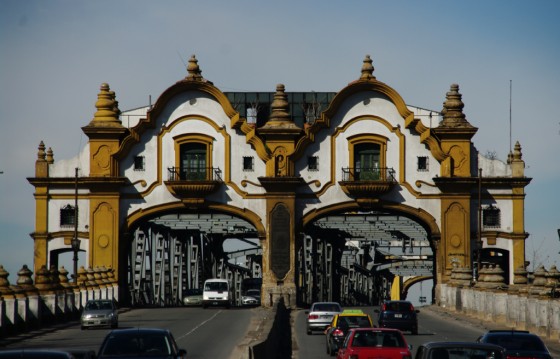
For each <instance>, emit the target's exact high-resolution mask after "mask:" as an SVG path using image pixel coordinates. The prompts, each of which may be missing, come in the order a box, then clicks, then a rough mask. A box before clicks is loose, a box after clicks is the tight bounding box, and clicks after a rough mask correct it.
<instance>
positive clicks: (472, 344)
mask: <svg viewBox="0 0 560 359" xmlns="http://www.w3.org/2000/svg"><path fill="white" fill-rule="evenodd" d="M422 346H424V347H426V348H428V349H433V348H453V347H459V346H460V347H469V348H480V349H499V350H504V348H502V347H500V346H498V345H495V344H489V343H477V342H428V343H424V344H422Z"/></svg>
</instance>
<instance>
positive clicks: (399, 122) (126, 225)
mask: <svg viewBox="0 0 560 359" xmlns="http://www.w3.org/2000/svg"><path fill="white" fill-rule="evenodd" d="M373 72H374V69H373V66H372V61H371V59H370V57H369V56H366V58H365V59H364V61H363V65H362V69H361V75H360V77H359V78H358V79H357V80H355V81H352V82H350V83H349V84H348V85H347V86H346V87H344V88H343V89H342V90H340V91H339V92H337V93H331V92H324V93H320V92H307V93H305V92H286V90H285V87H284V85H277V87H276V91H275V92H258V93H255V92H243V93H241V92H230V93H225V92H222V91H221V90H219V89H218V88H217V87H215V86H214V85H213V83H212V82H210V81H208V80H206V79H205V78H204V77H203V76H202V73H201V70H200V68H199V66H198V61H197V60H196V58H195V57H194V56H193V57H192V58H191V59H190V61H189V64H188V67H187V76H186V77H185V78H184V79H182V80H180V81H178V82H176V83H175V84H173V85H172V86H171V87H169V88H168V89H167V90H166V91H164V92H163V94H161V96H160V97H159V98H158V100H157V101H156V103H155V104H154V105H153V106H147V107H143V108H139V109H135V110H130V111H125V112H121V111H120V110H119V108H118V103H117V101H116V95H115V92H113V91H112V90H111V89H110V88H109V85H108V84H102V85H101V89H100V92H99V94H98V99H97V102H96V103H95V106H96V108H97V111H96V112H95V114H94V116H93V119H92V120H91V121H90V122H89V124H87V125H86V126H84V127H82V130H83V132H84V133H85V134H86V135H87V136H88V138H89V141H88V143H87V145H86V146H85V147H84V148H83V151H82V152H81V153H80V154H79V155H78V156H77V157H76V158H73V159H68V160H60V161H55V160H54V154H53V150H52V149H51V148H48V150H46V146H45V145H44V144H43V143H42V142H41V144H40V145H39V152H38V159H37V161H36V164H35V176H34V177H31V178H28V180H29V182H30V183H31V184H32V185H33V186H34V187H35V200H36V225H35V232H34V233H33V234H32V237H33V240H34V249H35V259H34V271H35V272H37V271H38V270H39V269H40V268H42V267H43V266H46V267H47V268H49V267H50V266H58V265H59V263H60V262H61V261H62V259H63V258H68V257H64V256H69V255H70V256H71V255H72V254H74V257H73V258H74V266H75V269H74V271H77V266H78V264H79V265H80V266H84V267H85V268H89V267H91V268H97V267H105V268H111V269H113V271H114V276H115V279H116V280H117V281H118V283H119V300H120V301H126V302H129V303H131V304H133V305H158V306H167V305H179V304H180V303H181V301H182V296H183V293H184V291H186V290H187V289H189V288H198V287H200V286H201V285H202V283H203V281H204V280H205V279H207V278H212V277H221V278H227V279H229V281H230V283H231V285H232V288H233V291H232V292H233V298H234V300H235V301H236V302H237V304H240V298H241V296H242V294H243V290H244V288H243V283H244V279H247V278H262V287H261V300H262V304H263V305H265V306H269V305H272V303H273V302H274V301H275V300H276V299H278V298H280V297H282V298H284V300H285V303H288V304H289V305H292V306H294V305H296V304H307V303H311V302H313V301H316V300H337V301H340V302H342V303H345V304H356V305H359V304H374V303H377V302H379V301H380V300H383V299H385V298H388V297H392V298H398V297H405V296H406V294H407V290H408V288H409V287H410V286H411V285H412V284H414V283H417V282H419V281H422V280H428V279H430V280H433V281H434V283H435V284H436V285H435V290H434V295H435V296H438V287H439V285H441V284H444V283H446V282H448V281H449V280H450V279H451V275H452V270H453V271H455V270H456V269H461V270H462V272H463V273H464V272H467V273H472V274H473V275H474V279H475V280H476V277H477V269H478V268H479V267H480V266H481V265H483V264H488V263H493V264H495V265H498V266H499V267H500V268H501V269H502V270H503V272H504V277H505V279H506V282H508V283H511V282H512V281H513V271H514V270H515V269H516V268H519V267H523V266H524V265H525V240H526V238H527V237H528V234H527V233H526V232H525V228H524V198H525V194H524V188H525V186H527V185H528V184H529V182H530V179H529V178H526V177H525V176H524V162H523V160H522V154H521V146H520V145H519V144H518V143H517V144H516V146H515V149H514V150H513V151H512V152H511V153H510V154H509V156H508V158H507V161H506V162H502V161H500V160H497V159H490V158H485V157H484V156H483V155H481V154H480V153H479V152H478V150H477V149H476V147H475V146H474V144H473V142H472V138H473V136H474V135H475V134H476V132H477V128H476V127H473V126H472V125H471V124H470V123H469V122H468V121H467V119H466V118H465V115H464V114H463V106H464V104H463V102H462V99H461V94H460V93H459V86H458V85H451V88H450V90H449V92H447V94H446V96H445V99H444V102H443V110H441V112H438V111H430V110H426V109H422V108H419V107H413V106H408V105H406V104H405V102H404V100H403V99H402V98H401V97H400V95H399V94H398V93H397V92H396V91H395V90H394V89H392V88H391V87H389V86H388V85H387V84H385V83H383V82H381V81H378V80H377V79H376V77H375V76H374V75H373ZM442 98H443V96H442ZM477 120H481V119H477ZM482 120H483V119H482ZM78 252H81V253H84V255H82V256H83V258H84V259H83V260H81V261H80V263H78V258H79V257H78Z"/></svg>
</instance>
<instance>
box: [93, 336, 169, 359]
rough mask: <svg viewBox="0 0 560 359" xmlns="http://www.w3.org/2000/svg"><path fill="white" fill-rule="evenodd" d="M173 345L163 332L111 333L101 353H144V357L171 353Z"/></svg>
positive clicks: (108, 354) (104, 354) (117, 354)
mask: <svg viewBox="0 0 560 359" xmlns="http://www.w3.org/2000/svg"><path fill="white" fill-rule="evenodd" d="M172 348H173V347H172V345H171V343H170V342H169V338H167V336H165V335H162V334H154V333H147V334H138V333H132V334H119V335H111V336H109V338H107V341H106V343H105V345H104V347H103V348H102V352H101V353H100V355H102V356H104V357H111V356H115V357H116V356H119V357H121V356H131V355H138V354H142V357H150V356H166V355H171V354H173V353H172Z"/></svg>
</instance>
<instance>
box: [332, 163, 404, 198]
mask: <svg viewBox="0 0 560 359" xmlns="http://www.w3.org/2000/svg"><path fill="white" fill-rule="evenodd" d="M396 183H397V181H396V180H395V170H394V169H392V168H351V167H347V168H343V169H342V181H340V182H339V184H340V186H341V187H342V190H343V191H344V192H345V193H346V194H347V195H349V196H352V197H355V198H356V199H364V198H367V199H371V198H372V197H376V196H378V195H380V194H383V193H385V192H388V191H389V190H391V188H393V186H394V185H395V184H396Z"/></svg>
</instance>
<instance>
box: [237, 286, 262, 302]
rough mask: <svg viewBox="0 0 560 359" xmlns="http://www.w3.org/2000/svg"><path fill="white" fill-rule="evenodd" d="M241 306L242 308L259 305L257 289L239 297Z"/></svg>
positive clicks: (259, 292)
mask: <svg viewBox="0 0 560 359" xmlns="http://www.w3.org/2000/svg"><path fill="white" fill-rule="evenodd" d="M241 305H244V306H252V305H254V306H258V305H261V291H260V290H258V289H248V290H247V291H246V292H245V293H244V294H243V295H242V296H241Z"/></svg>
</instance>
